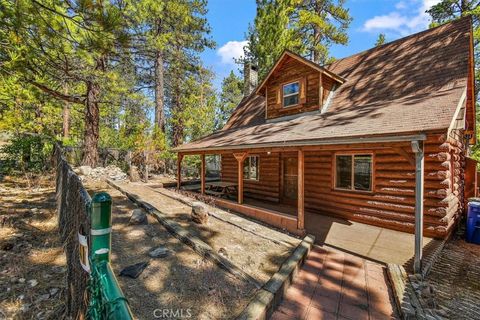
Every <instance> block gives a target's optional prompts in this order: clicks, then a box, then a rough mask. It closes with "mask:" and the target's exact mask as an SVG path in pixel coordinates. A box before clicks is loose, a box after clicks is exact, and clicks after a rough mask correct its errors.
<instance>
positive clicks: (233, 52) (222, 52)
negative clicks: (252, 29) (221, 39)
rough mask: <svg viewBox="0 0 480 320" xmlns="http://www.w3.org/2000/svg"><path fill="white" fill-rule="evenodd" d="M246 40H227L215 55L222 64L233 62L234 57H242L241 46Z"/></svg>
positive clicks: (246, 42)
mask: <svg viewBox="0 0 480 320" xmlns="http://www.w3.org/2000/svg"><path fill="white" fill-rule="evenodd" d="M247 44H248V41H246V40H245V41H228V42H227V43H225V44H224V45H223V46H221V47H220V48H219V49H218V50H217V55H218V56H220V58H221V59H222V63H224V64H235V59H238V58H241V57H243V47H245V46H246V45H247Z"/></svg>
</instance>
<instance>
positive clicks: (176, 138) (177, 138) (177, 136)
mask: <svg viewBox="0 0 480 320" xmlns="http://www.w3.org/2000/svg"><path fill="white" fill-rule="evenodd" d="M177 85H178V84H177ZM173 109H174V110H175V114H176V115H177V116H176V117H177V119H176V121H175V122H174V124H173V128H172V144H173V147H177V146H179V145H181V144H182V143H183V119H182V116H180V114H181V105H180V88H178V86H177V87H176V88H175V93H174V99H173Z"/></svg>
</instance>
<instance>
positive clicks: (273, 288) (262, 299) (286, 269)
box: [236, 235, 315, 320]
mask: <svg viewBox="0 0 480 320" xmlns="http://www.w3.org/2000/svg"><path fill="white" fill-rule="evenodd" d="M314 243H315V237H314V236H313V235H307V236H305V237H304V238H303V240H302V242H301V243H300V244H299V245H298V246H297V248H296V249H295V251H294V252H293V254H292V255H290V257H289V258H288V259H287V260H285V262H284V263H283V264H282V266H281V267H280V269H279V270H278V271H277V272H276V273H275V274H274V275H273V276H272V277H271V278H270V280H268V282H267V283H265V285H263V287H262V288H261V289H260V290H258V292H257V293H256V294H255V296H254V297H253V299H252V300H251V301H250V303H249V304H248V305H247V307H246V308H245V309H244V310H243V311H242V313H241V314H240V315H239V316H238V317H237V318H236V320H266V319H269V318H270V316H271V315H272V314H273V312H274V311H275V309H276V307H277V306H278V304H280V302H281V301H282V299H283V296H284V295H285V293H286V292H287V290H288V288H289V287H290V285H291V283H292V281H293V278H294V277H295V276H296V274H297V273H298V270H299V269H300V267H301V266H302V265H303V263H304V261H305V259H306V258H307V255H308V253H309V252H310V250H311V248H312V246H313V244H314Z"/></svg>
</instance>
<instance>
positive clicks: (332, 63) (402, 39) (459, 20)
mask: <svg viewBox="0 0 480 320" xmlns="http://www.w3.org/2000/svg"><path fill="white" fill-rule="evenodd" d="M467 19H470V20H471V19H472V15H471V14H469V15H466V16H463V17H460V18H457V19H455V20H452V21H450V22H447V23H443V24H440V25H438V26H435V27H432V28H428V29H425V30H422V31H419V32H417V33H412V34H410V35H408V36H405V37H403V38H399V39H396V40H393V41H390V42H387V43H384V44H382V45H380V46H377V47H372V48H370V49H365V50H363V51H360V52H357V53H354V54H352V55H349V56H346V57H343V58H340V59H337V60H335V61H333V62H331V63H329V64H325V65H323V67H324V68H330V67H331V66H332V65H334V64H336V63H338V62H340V61H342V60H346V59H350V58H353V57H355V56H359V55H363V54H366V53H368V52H372V51H375V50H380V49H384V48H385V47H387V46H390V45H393V44H395V43H398V42H403V41H408V40H409V39H410V38H413V37H417V36H419V35H422V34H425V33H433V31H434V30H436V29H440V28H445V27H447V26H450V25H453V24H457V23H460V22H463V21H464V20H467Z"/></svg>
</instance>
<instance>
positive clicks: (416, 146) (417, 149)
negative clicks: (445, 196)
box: [412, 141, 424, 273]
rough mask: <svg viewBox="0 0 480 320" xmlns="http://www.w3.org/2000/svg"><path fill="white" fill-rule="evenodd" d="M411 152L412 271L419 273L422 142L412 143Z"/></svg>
mask: <svg viewBox="0 0 480 320" xmlns="http://www.w3.org/2000/svg"><path fill="white" fill-rule="evenodd" d="M412 150H413V152H414V153H415V258H414V262H413V271H414V272H415V273H421V272H422V259H423V257H422V255H423V192H424V191H423V186H424V185H423V175H424V156H423V141H412Z"/></svg>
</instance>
